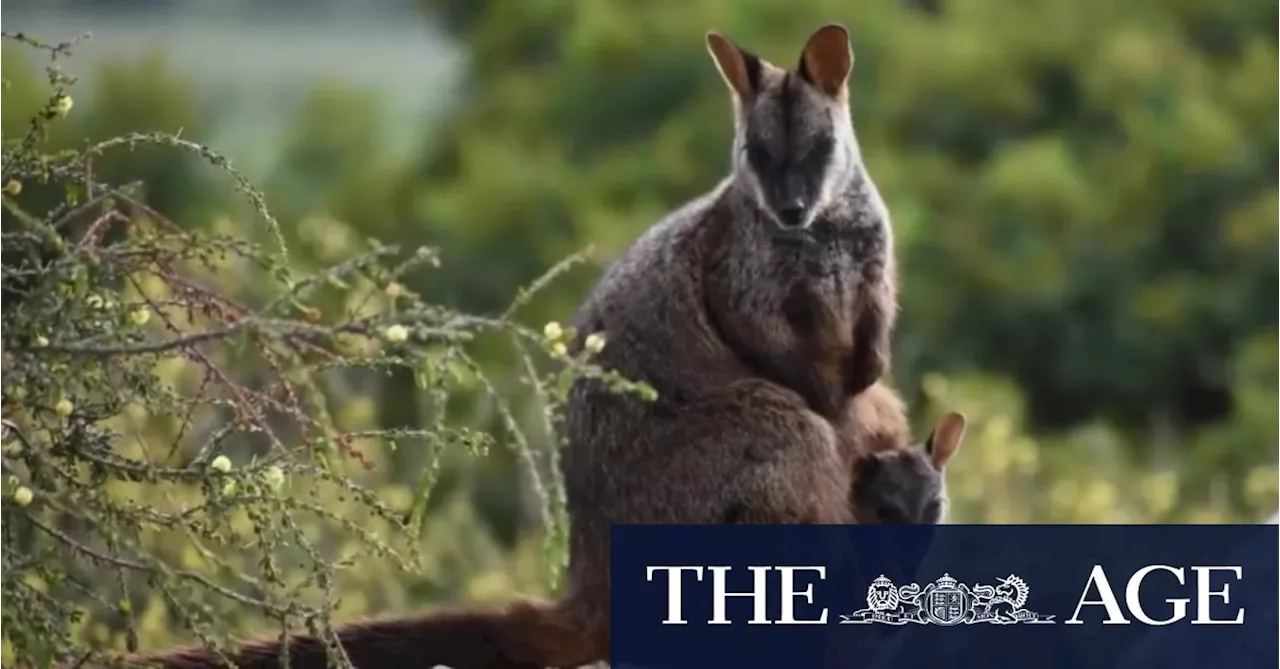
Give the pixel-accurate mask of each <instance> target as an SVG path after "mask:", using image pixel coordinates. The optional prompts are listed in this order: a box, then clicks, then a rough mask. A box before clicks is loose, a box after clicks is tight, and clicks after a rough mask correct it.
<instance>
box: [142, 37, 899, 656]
mask: <svg viewBox="0 0 1280 669" xmlns="http://www.w3.org/2000/svg"><path fill="white" fill-rule="evenodd" d="M707 43H708V50H709V52H710V53H711V55H712V58H713V59H714V60H715V61H716V64H717V67H718V68H719V69H720V71H721V73H722V74H723V76H724V78H725V80H726V82H727V83H728V85H729V87H730V88H731V90H732V91H733V93H734V95H733V100H734V103H733V104H734V117H735V120H736V121H735V135H734V136H735V139H734V169H733V174H732V175H731V176H730V177H729V178H727V179H726V180H724V181H723V182H722V183H720V184H719V185H718V186H716V187H715V188H714V189H713V190H711V191H710V192H709V193H707V194H705V195H703V196H701V197H699V198H697V199H695V200H693V201H691V202H689V203H687V204H685V205H684V206H682V207H680V208H679V209H677V210H676V211H674V212H672V213H671V214H669V215H668V216H667V217H666V218H665V219H664V220H662V221H660V222H658V223H657V224H656V225H654V226H653V227H651V228H650V229H649V230H648V231H646V232H645V233H644V234H643V235H642V236H641V237H640V238H639V239H638V240H636V241H635V242H634V243H633V244H632V245H631V247H630V248H628V249H627V250H626V251H625V252H624V253H622V254H621V256H620V257H619V258H618V259H617V260H616V261H615V262H613V263H612V264H611V265H610V267H609V268H608V269H607V270H606V271H605V273H604V275H603V276H602V277H601V279H600V280H599V282H598V283H597V284H596V286H595V288H594V289H593V291H592V293H591V295H590V296H589V297H588V299H587V300H586V302H585V303H584V304H583V306H582V307H581V309H579V311H578V313H577V314H576V315H575V318H574V324H575V325H576V326H577V330H578V332H579V336H578V338H577V339H576V340H575V341H574V342H573V346H572V349H574V350H580V348H581V346H582V343H583V341H584V338H585V337H586V335H588V334H591V333H596V332H599V333H602V334H604V335H605V336H606V338H607V344H606V346H605V348H604V350H603V352H602V353H601V354H600V355H599V356H598V357H597V360H598V362H600V363H601V364H602V365H604V366H605V367H608V368H610V369H613V370H616V371H617V372H619V373H621V374H622V375H623V376H624V377H626V378H629V379H632V380H643V381H646V382H648V383H649V384H651V385H652V386H653V387H654V388H655V389H656V390H657V391H658V393H659V399H658V400H657V401H656V402H653V403H649V402H645V401H642V400H640V399H638V398H636V397H635V396H631V395H625V396H624V395H619V394H617V393H615V392H613V391H611V390H609V389H607V388H606V387H605V386H604V385H603V384H602V383H600V382H597V381H592V380H583V381H580V382H578V383H577V384H576V385H575V386H574V387H573V389H572V390H571V393H570V398H569V402H568V405H567V407H566V415H565V421H564V425H565V432H566V437H567V441H568V445H567V448H566V450H565V453H564V457H563V458H562V466H563V471H564V475H565V481H566V488H567V502H568V510H569V515H570V520H571V527H572V532H571V535H570V551H569V552H570V555H569V566H568V574H569V585H570V587H569V594H568V595H566V596H565V597H564V598H563V599H562V600H561V601H560V602H559V603H557V604H524V605H521V606H518V607H515V608H512V609H510V610H508V611H506V612H500V611H499V612H489V613H483V612H464V613H441V614H436V615H429V616H422V617H418V618H411V619H404V620H390V621H384V622H373V623H361V624H355V625H349V626H347V627H345V628H343V629H342V630H341V631H340V632H339V635H340V637H341V638H342V639H343V640H344V645H346V646H347V647H348V650H347V652H348V653H349V654H350V655H351V656H352V659H353V660H356V663H357V665H361V664H362V661H363V665H362V666H364V667H368V668H371V667H394V666H411V665H412V666H419V667H429V666H431V665H432V664H434V663H444V664H449V665H450V666H453V667H455V668H456V669H474V668H484V667H526V666H529V667H533V666H557V667H570V666H578V665H581V664H587V663H590V662H593V661H598V660H603V659H606V658H607V655H608V648H609V635H608V621H609V527H610V525H612V524H622V523H677V524H714V523H849V522H853V509H851V505H850V491H851V488H852V477H853V472H854V463H855V462H856V461H857V460H858V458H860V457H863V456H865V455H867V454H870V453H874V452H878V451H885V450H890V449H894V448H905V447H907V445H908V444H909V443H910V441H911V440H910V436H909V434H908V430H907V425H906V419H905V417H904V415H903V409H902V403H901V401H900V400H899V399H898V397H897V395H896V394H894V392H893V391H892V390H891V389H890V388H888V387H887V386H885V385H883V384H880V383H877V379H879V378H880V377H881V376H882V375H883V374H884V372H885V371H886V370H887V368H888V364H889V340H890V335H891V330H892V327H893V324H894V320H895V313H896V309H897V303H896V288H895V280H896V279H895V275H894V261H893V249H892V231H891V228H890V225H889V219H888V214H887V212H886V210H885V207H884V204H883V202H881V200H880V196H879V194H878V192H877V191H876V188H875V186H874V184H873V183H872V181H871V179H870V176H869V175H868V174H867V171H866V168H865V167H864V166H863V164H862V161H861V157H860V152H859V150H858V146H857V141H856V139H855V138H854V135H853V126H852V122H851V120H850V117H849V109H848V105H847V91H846V90H845V84H844V76H846V75H847V73H848V68H849V64H850V63H851V62H852V54H851V51H850V49H849V46H848V41H847V33H846V32H845V31H844V29H843V28H840V27H838V26H828V27H825V28H823V29H821V30H819V31H818V32H816V33H815V34H814V36H813V37H812V38H810V40H809V43H808V44H806V47H805V49H804V50H803V51H802V56H801V58H800V62H802V63H804V65H803V66H802V67H800V68H799V70H798V71H783V70H782V69H780V68H778V67H776V66H774V65H771V64H769V63H768V62H766V61H764V60H761V59H759V58H757V57H756V56H754V55H751V54H750V53H748V52H746V51H744V50H742V49H740V48H739V47H737V46H735V45H733V44H732V43H731V42H729V41H728V40H727V39H726V38H723V37H720V36H718V35H714V34H709V35H708V37H707ZM748 154H750V155H748ZM304 643H305V642H304ZM275 647H276V645H275V642H255V643H253V644H250V645H249V646H247V647H246V648H247V650H245V651H243V652H242V655H241V657H242V658H244V659H246V660H248V661H250V664H247V665H246V666H253V667H269V666H270V667H274V666H275V664H273V663H272V662H271V661H270V660H269V659H268V655H269V654H270V653H271V652H272V651H273V650H274V648H275ZM317 652H318V650H317V647H316V646H314V645H308V646H306V650H303V651H300V653H301V654H300V655H298V656H297V657H298V658H299V661H300V663H295V664H294V666H295V667H299V668H300V669H315V668H317V667H319V666H321V661H320V659H319V658H320V656H319V655H318V654H317ZM201 657H203V656H202V655H200V653H199V652H192V653H186V654H180V655H168V656H166V662H167V663H168V664H167V666H169V667H172V668H174V669H178V668H191V669H195V668H196V667H206V666H211V665H209V664H207V660H201V659H199V658H201ZM201 662H205V663H204V664H202V663H201Z"/></svg>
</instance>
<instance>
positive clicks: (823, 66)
mask: <svg viewBox="0 0 1280 669" xmlns="http://www.w3.org/2000/svg"><path fill="white" fill-rule="evenodd" d="M851 69H853V49H852V48H851V47H850V46H849V31H848V30H845V28H844V26H842V25H840V24H837V23H832V24H829V25H825V26H822V27H821V28H818V29H817V30H816V31H814V33H813V34H812V35H810V36H809V41H808V42H806V43H805V45H804V51H802V52H801V53H800V66H799V68H798V72H799V74H800V76H801V77H803V78H804V80H805V81H807V82H809V83H811V84H813V85H814V86H817V87H818V88H819V89H821V90H822V91H823V92H824V93H826V94H827V95H830V96H832V97H836V96H838V95H839V94H840V91H841V89H843V88H844V86H845V83H846V82H847V81H848V80H849V70H851Z"/></svg>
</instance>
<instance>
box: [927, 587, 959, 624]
mask: <svg viewBox="0 0 1280 669" xmlns="http://www.w3.org/2000/svg"><path fill="white" fill-rule="evenodd" d="M927 604H928V606H927V607H925V610H926V611H927V612H928V615H929V621H930V622H933V623H937V624H939V625H955V624H956V623H958V622H960V621H961V620H962V619H964V614H965V613H966V611H967V610H968V609H967V607H966V606H965V597H964V593H963V592H961V591H960V589H959V588H937V589H935V590H934V591H933V592H931V593H929V601H928V602H927Z"/></svg>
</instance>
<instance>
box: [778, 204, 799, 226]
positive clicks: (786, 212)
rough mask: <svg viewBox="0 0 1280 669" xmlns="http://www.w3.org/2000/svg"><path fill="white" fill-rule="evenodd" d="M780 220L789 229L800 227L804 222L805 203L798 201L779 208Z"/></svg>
mask: <svg viewBox="0 0 1280 669" xmlns="http://www.w3.org/2000/svg"><path fill="white" fill-rule="evenodd" d="M778 219H779V220H780V221H782V224H783V225H785V226H787V227H788V228H794V227H796V226H799V225H800V223H801V222H802V221H803V220H804V203H803V202H800V201H799V200H796V201H794V202H790V203H788V204H785V205H782V206H781V207H779V208H778Z"/></svg>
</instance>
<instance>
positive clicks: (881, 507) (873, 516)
mask: <svg viewBox="0 0 1280 669" xmlns="http://www.w3.org/2000/svg"><path fill="white" fill-rule="evenodd" d="M855 485H856V487H855V499H854V507H855V509H856V511H857V514H856V515H857V521H858V523H860V524H875V525H896V524H916V525H933V524H937V523H939V522H941V521H942V517H943V513H944V512H945V510H946V493H945V488H944V481H943V478H942V472H940V471H938V470H937V469H934V467H933V464H932V463H931V462H930V461H929V458H928V456H927V455H925V454H924V453H923V452H922V451H919V450H915V449H912V450H901V451H890V452H887V453H878V454H876V455H874V456H872V457H870V458H868V459H867V460H865V461H864V462H863V463H861V466H860V467H859V471H858V478H857V482H856V484H855Z"/></svg>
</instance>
